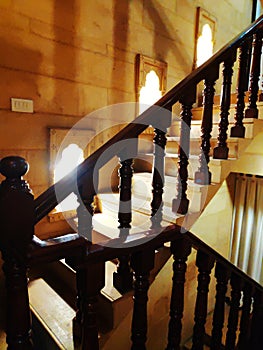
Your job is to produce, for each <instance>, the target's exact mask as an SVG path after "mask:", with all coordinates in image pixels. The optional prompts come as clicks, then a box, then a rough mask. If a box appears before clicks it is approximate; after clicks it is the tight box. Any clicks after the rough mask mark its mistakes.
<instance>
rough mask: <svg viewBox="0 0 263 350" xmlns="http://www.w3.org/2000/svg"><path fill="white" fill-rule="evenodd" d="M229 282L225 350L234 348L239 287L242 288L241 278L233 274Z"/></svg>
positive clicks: (239, 294)
mask: <svg viewBox="0 0 263 350" xmlns="http://www.w3.org/2000/svg"><path fill="white" fill-rule="evenodd" d="M230 284H231V288H232V290H231V302H230V311H229V316H228V325H227V334H226V344H225V347H226V349H227V350H232V349H234V348H235V344H236V332H237V327H238V311H239V306H240V299H241V288H242V282H241V279H240V278H239V277H238V276H237V275H235V274H233V275H232V276H231V280H230Z"/></svg>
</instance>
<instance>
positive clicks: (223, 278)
mask: <svg viewBox="0 0 263 350" xmlns="http://www.w3.org/2000/svg"><path fill="white" fill-rule="evenodd" d="M215 277H216V303H215V309H214V314H213V329H212V339H211V349H212V350H221V348H222V347H221V345H222V336H223V326H224V319H225V298H226V292H227V283H228V280H229V278H230V273H229V272H228V271H227V269H226V268H225V267H224V266H223V265H221V264H220V263H217V264H216V269H215Z"/></svg>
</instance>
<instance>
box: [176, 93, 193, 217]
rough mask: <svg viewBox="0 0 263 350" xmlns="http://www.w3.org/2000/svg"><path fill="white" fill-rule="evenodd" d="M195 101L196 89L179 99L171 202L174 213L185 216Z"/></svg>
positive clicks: (187, 203)
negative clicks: (175, 179) (174, 188)
mask: <svg viewBox="0 0 263 350" xmlns="http://www.w3.org/2000/svg"><path fill="white" fill-rule="evenodd" d="M195 99H196V87H194V88H193V89H192V90H189V91H187V92H185V95H184V96H183V97H182V98H181V99H180V103H181V104H182V112H181V134H180V145H179V149H178V157H179V161H178V165H179V169H178V185H177V196H176V198H175V199H174V200H173V204H172V209H173V212H174V213H178V214H186V213H187V211H188V206H189V200H188V198H187V195H186V191H187V180H188V169H187V168H188V163H189V161H188V159H189V150H190V129H191V120H192V106H193V104H194V102H195Z"/></svg>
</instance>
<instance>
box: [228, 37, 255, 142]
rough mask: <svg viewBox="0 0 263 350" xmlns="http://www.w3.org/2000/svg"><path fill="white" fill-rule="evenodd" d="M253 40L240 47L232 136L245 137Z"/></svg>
mask: <svg viewBox="0 0 263 350" xmlns="http://www.w3.org/2000/svg"><path fill="white" fill-rule="evenodd" d="M250 48H251V42H249V41H245V42H244V43H243V45H242V46H241V47H240V52H239V57H238V61H239V66H238V78H237V103H236V113H235V125H234V126H233V127H232V128H231V135H230V136H231V137H245V127H244V125H243V118H244V109H245V92H246V91H247V90H248V77H249V67H250V61H249V60H250V58H251V57H250V53H251V50H250Z"/></svg>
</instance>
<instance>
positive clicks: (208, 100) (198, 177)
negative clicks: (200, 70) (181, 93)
mask: <svg viewBox="0 0 263 350" xmlns="http://www.w3.org/2000/svg"><path fill="white" fill-rule="evenodd" d="M218 75H219V67H218V66H217V67H215V68H214V69H213V72H212V73H211V74H209V77H208V78H206V79H205V80H204V85H205V88H204V91H203V118H202V126H201V139H202V142H201V147H200V155H199V163H200V165H199V168H198V171H197V172H196V173H195V183H196V184H199V185H208V184H210V183H211V172H210V171H209V167H208V163H209V160H210V159H209V154H210V148H211V145H210V138H211V132H212V126H213V104H214V95H215V89H214V85H215V81H216V80H217V79H218Z"/></svg>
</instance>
